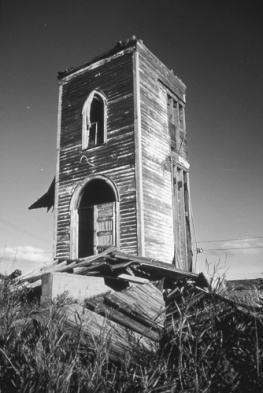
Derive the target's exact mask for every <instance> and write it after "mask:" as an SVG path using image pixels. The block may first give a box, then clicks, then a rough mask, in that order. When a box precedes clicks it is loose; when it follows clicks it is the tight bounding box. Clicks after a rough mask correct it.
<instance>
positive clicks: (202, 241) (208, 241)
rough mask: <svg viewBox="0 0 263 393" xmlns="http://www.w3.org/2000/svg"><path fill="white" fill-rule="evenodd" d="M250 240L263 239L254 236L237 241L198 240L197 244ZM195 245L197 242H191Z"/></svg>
mask: <svg viewBox="0 0 263 393" xmlns="http://www.w3.org/2000/svg"><path fill="white" fill-rule="evenodd" d="M252 239H263V236H254V237H244V238H237V239H222V240H199V241H198V243H221V242H231V241H238V240H239V241H245V240H252ZM195 243H197V241H195V242H192V244H195Z"/></svg>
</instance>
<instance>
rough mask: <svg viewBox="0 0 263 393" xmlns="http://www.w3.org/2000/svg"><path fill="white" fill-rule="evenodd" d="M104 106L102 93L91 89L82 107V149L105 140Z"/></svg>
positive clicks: (105, 104) (104, 100)
mask: <svg viewBox="0 0 263 393" xmlns="http://www.w3.org/2000/svg"><path fill="white" fill-rule="evenodd" d="M106 107H107V102H106V99H105V97H104V95H103V94H101V93H99V92H97V91H93V92H92V93H91V94H90V95H89V97H88V98H87V100H86V101H85V104H84V106H83V109H82V149H87V148H88V147H94V146H98V145H101V144H102V143H105V142H106V139H107V133H106V118H107V117H106Z"/></svg>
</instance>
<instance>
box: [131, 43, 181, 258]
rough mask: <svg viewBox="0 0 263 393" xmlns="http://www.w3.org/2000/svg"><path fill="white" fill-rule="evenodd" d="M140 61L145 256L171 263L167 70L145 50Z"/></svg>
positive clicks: (171, 234)
mask: <svg viewBox="0 0 263 393" xmlns="http://www.w3.org/2000/svg"><path fill="white" fill-rule="evenodd" d="M154 59H156V58H154ZM139 64H140V96H141V123H142V124H141V130H142V131H141V132H142V177H143V180H142V183H143V206H144V227H145V255H146V256H147V257H151V258H159V259H162V260H164V261H167V262H170V263H172V261H173V257H174V235H173V211H172V205H173V203H172V183H171V159H170V155H171V149H170V135H169V130H168V126H167V99H166V92H165V90H164V89H163V88H162V86H161V85H160V83H159V79H160V78H161V77H162V76H163V75H165V73H166V69H165V68H164V67H163V65H162V64H161V63H156V61H155V62H154V63H153V59H152V58H151V57H150V56H148V53H147V50H146V49H144V50H140V57H139ZM167 83H168V81H167ZM169 83H170V82H169ZM178 94H179V93H178ZM180 94H181V93H180Z"/></svg>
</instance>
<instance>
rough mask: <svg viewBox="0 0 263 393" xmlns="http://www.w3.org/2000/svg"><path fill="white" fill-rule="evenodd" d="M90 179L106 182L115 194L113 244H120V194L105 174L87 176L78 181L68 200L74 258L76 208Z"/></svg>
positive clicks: (72, 254) (76, 249)
mask: <svg viewBox="0 0 263 393" xmlns="http://www.w3.org/2000/svg"><path fill="white" fill-rule="evenodd" d="M91 180H103V181H105V183H107V184H108V185H109V186H110V187H111V188H112V190H113V192H114V194H115V203H114V204H115V243H116V244H115V245H116V247H117V248H119V245H120V230H119V228H120V225H119V221H120V214H119V211H120V195H119V191H118V188H117V186H116V184H115V183H114V182H113V181H112V180H111V179H110V178H109V177H107V176H103V175H96V176H89V177H87V178H86V179H85V180H84V181H82V182H81V183H79V184H78V185H77V186H76V188H75V190H74V192H73V194H72V198H71V202H70V258H71V259H76V258H78V244H79V215H78V209H79V204H80V201H81V198H82V195H83V193H84V190H85V187H86V185H87V184H88V183H89V182H90V181H91ZM105 203H106V202H105Z"/></svg>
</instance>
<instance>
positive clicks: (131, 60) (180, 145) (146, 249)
mask: <svg viewBox="0 0 263 393" xmlns="http://www.w3.org/2000/svg"><path fill="white" fill-rule="evenodd" d="M58 80H59V108H58V137H57V141H58V142H57V168H56V176H55V181H54V183H53V186H51V187H50V189H49V192H48V193H46V195H45V196H44V197H42V198H40V199H39V200H38V201H37V202H35V203H34V204H33V205H32V206H31V207H30V208H37V207H47V208H50V207H51V205H52V203H53V202H52V193H53V191H52V190H54V189H55V198H54V214H55V225H54V228H55V229H54V258H55V259H58V260H63V259H64V260H65V259H74V258H75V259H76V258H83V257H86V256H90V255H96V254H99V253H100V252H102V251H104V250H105V249H107V248H108V247H110V246H115V247H116V248H117V249H118V250H120V251H121V252H123V253H127V254H130V255H134V256H141V257H148V258H151V259H159V260H162V261H164V262H167V263H169V264H172V265H174V266H175V267H176V268H177V269H181V270H184V271H189V272H191V271H192V249H191V229H190V228H191V225H190V200H189V163H188V151H187V139H186V126H185V103H186V100H185V89H186V87H185V85H184V84H183V82H182V81H181V80H180V79H179V78H178V77H176V76H175V75H174V73H173V71H171V70H169V69H168V68H167V67H166V66H165V65H164V64H163V63H162V62H161V61H160V60H159V59H158V58H157V57H156V56H155V55H154V54H153V53H151V52H150V50H149V49H147V47H146V46H145V45H144V44H143V42H142V41H141V40H139V39H136V38H135V37H132V38H131V39H129V40H127V41H125V42H119V43H118V44H117V45H116V46H115V47H114V48H113V49H112V50H110V51H109V52H108V53H106V54H103V55H101V56H99V57H97V58H95V59H94V60H93V61H90V62H89V63H87V64H85V65H83V66H80V67H77V68H75V69H68V70H66V71H65V72H61V73H59V75H58ZM50 201H51V202H50Z"/></svg>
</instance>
